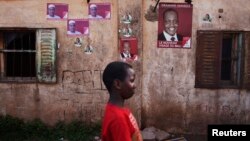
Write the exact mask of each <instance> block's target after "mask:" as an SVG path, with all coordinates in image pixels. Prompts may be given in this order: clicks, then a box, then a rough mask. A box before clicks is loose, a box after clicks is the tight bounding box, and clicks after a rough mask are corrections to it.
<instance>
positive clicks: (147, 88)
mask: <svg viewBox="0 0 250 141" xmlns="http://www.w3.org/2000/svg"><path fill="white" fill-rule="evenodd" d="M161 2H183V0H172V1H171V0H168V1H167V0H161ZM152 3H153V2H152V1H144V3H143V13H144V14H146V13H147V10H148V9H149V6H150V5H152ZM249 4H250V1H248V0H239V1H237V3H236V2H235V1H234V0H216V1H207V0H196V1H193V24H192V26H193V28H192V39H193V40H192V47H191V49H174V48H173V49H171V48H167V49H164V48H157V45H156V42H157V30H158V22H157V21H156V22H150V21H147V20H146V19H145V18H144V19H143V87H142V90H143V96H142V98H143V99H142V101H143V109H142V117H143V119H145V120H143V123H142V124H143V125H144V126H149V125H154V126H156V127H159V128H162V129H165V130H168V131H172V132H188V133H206V127H207V124H209V123H249V122H250V118H249V116H250V115H249V114H248V113H249V110H250V109H249V104H250V102H249V99H250V96H249V94H250V92H247V91H245V90H237V89H221V90H209V89H198V88H194V84H195V81H194V80H195V52H196V40H195V39H196V31H197V30H199V29H202V30H205V29H213V30H245V31H249V30H250V24H249V23H250V16H249V14H247V13H250V8H249V7H246V5H249ZM220 8H222V9H223V10H224V12H223V13H222V14H221V16H222V18H221V19H219V18H218V16H219V13H218V9H220ZM206 13H209V14H210V15H211V16H212V24H210V25H208V24H204V23H202V19H203V17H204V16H205V14H206Z"/></svg>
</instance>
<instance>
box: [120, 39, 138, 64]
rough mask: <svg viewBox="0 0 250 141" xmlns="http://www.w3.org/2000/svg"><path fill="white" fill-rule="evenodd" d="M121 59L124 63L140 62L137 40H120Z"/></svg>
mask: <svg viewBox="0 0 250 141" xmlns="http://www.w3.org/2000/svg"><path fill="white" fill-rule="evenodd" d="M120 59H121V60H122V61H124V62H133V61H136V60H138V49H137V39H136V38H121V39H120Z"/></svg>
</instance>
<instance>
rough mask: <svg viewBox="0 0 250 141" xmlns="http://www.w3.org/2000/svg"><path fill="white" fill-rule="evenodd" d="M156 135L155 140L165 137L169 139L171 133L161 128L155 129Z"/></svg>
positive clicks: (158, 140)
mask: <svg viewBox="0 0 250 141" xmlns="http://www.w3.org/2000/svg"><path fill="white" fill-rule="evenodd" d="M155 136H156V140H157V141H163V140H166V139H169V138H170V137H171V135H170V134H169V133H167V132H165V131H163V130H157V131H156V133H155Z"/></svg>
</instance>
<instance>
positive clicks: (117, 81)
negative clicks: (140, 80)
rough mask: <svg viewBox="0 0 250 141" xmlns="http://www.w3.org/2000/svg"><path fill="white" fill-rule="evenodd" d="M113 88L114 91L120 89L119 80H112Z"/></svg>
mask: <svg viewBox="0 0 250 141" xmlns="http://www.w3.org/2000/svg"><path fill="white" fill-rule="evenodd" d="M114 87H115V88H116V89H121V81H120V80H119V79H115V80H114Z"/></svg>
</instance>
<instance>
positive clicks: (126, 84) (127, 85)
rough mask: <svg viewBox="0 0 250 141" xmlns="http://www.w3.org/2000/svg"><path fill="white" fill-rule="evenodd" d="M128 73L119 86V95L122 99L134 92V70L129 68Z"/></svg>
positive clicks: (127, 97)
mask: <svg viewBox="0 0 250 141" xmlns="http://www.w3.org/2000/svg"><path fill="white" fill-rule="evenodd" d="M127 71H128V74H127V76H126V78H125V80H124V81H123V82H122V87H121V96H122V98H123V99H129V98H130V97H132V96H133V94H134V93H135V88H136V85H135V71H134V70H133V69H132V68H129V69H128V70H127Z"/></svg>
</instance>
